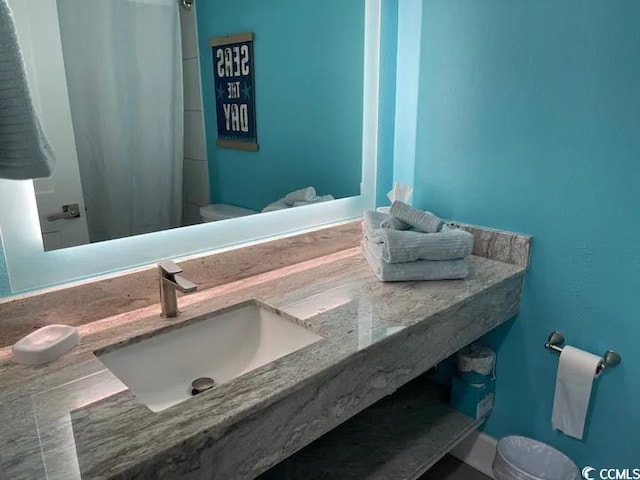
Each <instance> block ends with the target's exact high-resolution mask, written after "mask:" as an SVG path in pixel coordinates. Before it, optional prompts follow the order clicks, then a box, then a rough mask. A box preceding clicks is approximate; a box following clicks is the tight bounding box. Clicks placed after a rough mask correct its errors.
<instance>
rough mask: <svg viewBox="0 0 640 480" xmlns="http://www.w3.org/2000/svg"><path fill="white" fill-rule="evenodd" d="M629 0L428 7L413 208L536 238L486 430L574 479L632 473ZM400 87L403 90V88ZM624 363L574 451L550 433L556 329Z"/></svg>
mask: <svg viewBox="0 0 640 480" xmlns="http://www.w3.org/2000/svg"><path fill="white" fill-rule="evenodd" d="M639 18H640V2H637V1H636V0H618V1H616V2H603V1H599V0H553V1H551V0H540V1H513V0H485V1H482V2H478V1H476V0H437V1H427V2H424V11H423V28H422V50H421V58H420V62H421V66H420V68H421V73H420V75H421V83H420V91H419V99H418V102H419V112H418V128H417V132H418V133H417V143H416V158H417V161H416V173H415V175H416V179H415V187H416V192H415V204H416V205H417V206H420V207H423V208H427V207H428V208H429V209H432V210H433V211H435V212H438V213H439V214H440V215H442V216H445V217H447V218H453V219H456V220H458V221H463V222H471V223H476V224H480V225H489V226H493V227H497V228H504V229H508V230H513V231H521V232H525V233H529V234H532V235H533V236H534V242H533V257H532V259H531V268H530V270H529V272H528V274H527V278H526V284H525V289H524V294H523V303H522V309H521V314H520V315H519V317H518V318H517V319H516V320H515V321H513V322H510V323H509V324H508V325H506V326H505V327H503V328H501V329H499V330H498V331H496V332H494V333H493V334H491V335H490V336H489V337H488V341H489V342H490V343H492V345H494V346H495V347H497V348H498V350H499V356H498V366H497V376H498V387H497V393H496V404H495V409H494V412H493V413H492V415H491V417H490V419H489V422H488V425H487V427H486V430H487V432H488V433H489V434H491V435H493V436H496V437H500V436H502V435H505V434H511V433H516V434H524V435H528V436H531V437H535V438H537V439H540V440H542V441H546V442H548V443H551V444H552V445H554V446H556V447H558V448H560V449H562V450H563V451H565V452H566V453H567V454H568V455H569V456H570V457H572V458H573V459H574V460H575V461H576V462H577V463H578V464H579V465H580V466H581V467H582V466H585V465H592V466H594V467H599V468H604V467H619V468H622V467H628V468H630V467H638V466H639V464H638V461H639V460H640V439H639V437H638V432H640V409H638V405H637V403H636V402H637V399H638V397H639V396H640V374H639V373H638V372H640V348H638V340H639V339H640V319H639V318H638V304H637V299H636V298H635V297H636V295H638V293H639V292H640V242H639V241H638V238H639V237H640V224H639V223H638V219H640V200H639V197H638V185H639V184H640V53H639V52H640V28H638V19H639ZM399 88H400V86H399ZM554 329H558V330H560V331H562V332H563V333H564V334H565V336H566V337H567V340H568V342H569V343H571V344H573V345H575V346H578V347H580V348H584V349H587V350H589V351H592V352H597V353H603V352H604V351H605V350H607V349H609V348H614V349H618V350H619V351H620V352H622V355H623V364H622V365H621V366H619V367H618V368H616V369H613V370H611V371H608V372H606V373H605V374H604V375H602V377H601V378H600V379H598V380H597V382H596V384H597V389H596V391H595V395H594V398H593V399H592V408H591V415H590V421H589V424H588V435H587V437H586V440H585V441H584V442H581V441H577V440H573V439H569V438H568V437H565V436H563V435H561V434H559V433H557V432H553V431H552V429H551V423H550V421H551V407H552V402H553V388H554V382H555V374H556V368H557V362H558V356H557V355H555V354H552V353H549V352H547V351H546V350H545V349H544V348H543V343H544V341H545V340H546V337H547V335H548V334H549V332H550V331H551V330H554Z"/></svg>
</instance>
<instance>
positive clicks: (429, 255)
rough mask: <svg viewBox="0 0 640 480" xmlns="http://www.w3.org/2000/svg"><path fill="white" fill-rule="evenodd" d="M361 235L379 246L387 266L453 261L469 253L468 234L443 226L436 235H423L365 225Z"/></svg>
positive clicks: (470, 239) (470, 245)
mask: <svg viewBox="0 0 640 480" xmlns="http://www.w3.org/2000/svg"><path fill="white" fill-rule="evenodd" d="M364 232H365V234H366V236H367V237H368V238H369V240H370V241H371V242H372V243H379V244H381V245H382V247H381V248H382V258H383V259H384V260H385V261H386V262H387V263H402V262H413V261H414V260H456V259H459V258H464V257H466V256H467V255H470V254H471V251H472V250H473V235H472V234H470V233H468V232H465V231H464V230H460V229H458V228H450V227H448V226H446V225H445V226H444V227H443V229H442V231H440V232H438V233H424V232H415V231H411V230H405V231H401V230H392V229H389V228H379V229H376V230H371V229H369V227H368V225H367V224H366V222H365V224H364Z"/></svg>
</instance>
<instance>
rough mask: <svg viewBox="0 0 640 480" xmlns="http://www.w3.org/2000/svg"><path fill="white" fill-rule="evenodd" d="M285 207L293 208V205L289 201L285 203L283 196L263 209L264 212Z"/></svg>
mask: <svg viewBox="0 0 640 480" xmlns="http://www.w3.org/2000/svg"><path fill="white" fill-rule="evenodd" d="M285 208H291V205H289V204H288V203H285V202H284V200H283V199H282V198H281V199H280V200H278V201H276V202H273V203H270V204H269V205H267V206H266V207H264V208H263V209H262V213H267V212H275V211H276V210H284V209H285Z"/></svg>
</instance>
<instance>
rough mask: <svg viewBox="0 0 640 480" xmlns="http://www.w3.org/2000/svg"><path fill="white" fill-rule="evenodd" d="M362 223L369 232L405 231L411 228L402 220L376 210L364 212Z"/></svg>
mask: <svg viewBox="0 0 640 480" xmlns="http://www.w3.org/2000/svg"><path fill="white" fill-rule="evenodd" d="M364 221H365V222H366V223H367V225H368V226H369V228H370V229H371V230H377V229H379V228H391V229H394V230H407V229H409V228H411V225H409V224H407V223H404V222H403V221H402V220H400V219H398V218H395V217H392V216H391V215H389V214H388V213H384V212H380V211H377V210H366V211H365V212H364Z"/></svg>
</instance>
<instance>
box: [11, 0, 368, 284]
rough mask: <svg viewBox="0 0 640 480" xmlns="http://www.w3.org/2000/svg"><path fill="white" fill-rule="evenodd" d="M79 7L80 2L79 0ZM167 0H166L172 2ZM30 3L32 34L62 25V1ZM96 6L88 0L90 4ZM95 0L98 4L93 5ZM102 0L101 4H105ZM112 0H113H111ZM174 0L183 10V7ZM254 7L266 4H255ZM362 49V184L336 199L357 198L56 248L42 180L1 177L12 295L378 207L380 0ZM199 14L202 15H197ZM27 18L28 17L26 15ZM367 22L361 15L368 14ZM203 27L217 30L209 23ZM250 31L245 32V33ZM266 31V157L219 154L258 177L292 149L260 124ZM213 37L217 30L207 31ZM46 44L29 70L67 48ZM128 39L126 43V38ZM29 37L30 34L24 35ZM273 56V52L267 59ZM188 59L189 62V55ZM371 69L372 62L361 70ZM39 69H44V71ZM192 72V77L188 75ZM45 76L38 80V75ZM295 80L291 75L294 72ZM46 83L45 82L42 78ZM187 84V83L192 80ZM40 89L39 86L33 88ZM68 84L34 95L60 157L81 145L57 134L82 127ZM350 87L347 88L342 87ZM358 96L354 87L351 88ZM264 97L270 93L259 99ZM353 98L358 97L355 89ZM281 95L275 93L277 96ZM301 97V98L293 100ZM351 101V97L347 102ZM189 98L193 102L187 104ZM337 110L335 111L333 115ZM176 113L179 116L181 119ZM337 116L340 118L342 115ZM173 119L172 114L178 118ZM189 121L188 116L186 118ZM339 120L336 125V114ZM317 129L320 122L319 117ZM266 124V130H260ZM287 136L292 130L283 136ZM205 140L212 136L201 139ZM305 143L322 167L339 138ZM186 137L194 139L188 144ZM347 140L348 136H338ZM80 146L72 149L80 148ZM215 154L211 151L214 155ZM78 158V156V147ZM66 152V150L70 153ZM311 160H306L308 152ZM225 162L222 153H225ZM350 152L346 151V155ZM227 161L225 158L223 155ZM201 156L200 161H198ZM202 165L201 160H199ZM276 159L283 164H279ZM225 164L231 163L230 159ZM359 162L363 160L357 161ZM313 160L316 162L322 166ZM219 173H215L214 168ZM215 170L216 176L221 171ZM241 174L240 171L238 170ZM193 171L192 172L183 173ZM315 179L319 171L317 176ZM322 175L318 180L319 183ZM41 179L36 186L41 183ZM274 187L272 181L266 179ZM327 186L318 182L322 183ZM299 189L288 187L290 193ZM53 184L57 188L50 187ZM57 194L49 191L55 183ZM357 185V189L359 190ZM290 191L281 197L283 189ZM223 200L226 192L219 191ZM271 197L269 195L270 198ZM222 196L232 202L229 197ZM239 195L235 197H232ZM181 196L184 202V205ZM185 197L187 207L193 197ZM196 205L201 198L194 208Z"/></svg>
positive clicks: (209, 143) (21, 6) (297, 121)
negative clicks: (58, 16)
mask: <svg viewBox="0 0 640 480" xmlns="http://www.w3.org/2000/svg"><path fill="white" fill-rule="evenodd" d="M77 1H78V2H79V3H82V2H81V0H77ZM111 1H113V2H116V1H124V0H110V2H111ZM167 1H168V0H167ZM27 3H28V9H32V11H35V12H37V15H35V20H34V21H33V24H32V25H31V32H32V33H33V32H34V31H38V30H43V31H46V29H47V28H48V27H49V26H51V25H56V26H57V25H58V24H57V23H55V22H50V19H51V16H50V14H51V13H52V10H54V11H55V9H56V2H55V0H32V1H30V2H21V1H20V0H10V4H11V6H12V8H14V13H15V14H16V19H17V18H18V17H19V16H20V15H25V14H26V13H29V12H26V13H25V10H26V9H27V5H26V4H27ZM86 3H89V2H86ZM91 3H93V2H91ZM100 3H103V2H100ZM105 3H107V2H105ZM129 3H144V4H162V3H166V2H165V0H148V1H145V2H133V0H129ZM172 3H173V5H174V6H176V8H178V7H177V5H176V3H177V2H175V3H174V2H173V0H172ZM201 3H203V4H205V3H206V4H208V3H210V2H201ZM254 3H258V2H257V0H256V2H254ZM280 4H281V5H285V3H282V2H281V3H280ZM311 5H312V4H311V3H309V6H305V7H300V6H299V5H298V4H297V3H295V2H292V3H291V8H292V9H294V8H301V9H303V10H304V9H307V10H308V9H309V8H311ZM338 7H339V8H340V10H336V11H341V10H342V5H340V6H338V5H336V6H335V9H338ZM362 13H364V47H363V56H362V57H360V58H352V59H350V61H351V62H352V63H353V65H355V66H359V67H358V68H360V70H361V71H362V72H363V76H362V78H364V81H362V79H361V80H360V84H361V86H360V89H361V93H360V94H359V95H356V96H357V97H358V99H359V101H360V104H361V109H362V111H361V112H360V113H359V114H358V116H359V123H358V125H356V126H355V129H354V130H353V131H352V132H349V135H350V136H352V137H354V138H355V140H356V142H355V143H353V145H357V147H355V150H354V151H356V152H357V151H358V150H357V148H359V150H360V151H361V156H360V158H359V159H357V161H359V162H360V164H361V167H360V175H361V178H360V185H359V188H357V187H356V189H355V193H356V194H351V193H349V192H348V191H345V192H344V193H338V192H337V189H336V196H338V197H339V196H341V195H350V196H346V197H345V198H338V199H337V200H335V201H330V202H326V203H316V204H311V205H308V206H304V207H300V208H287V209H283V210H278V211H272V212H269V213H265V214H260V215H251V216H246V217H237V218H233V219H230V220H226V221H218V222H212V223H200V224H196V225H193V226H186V227H183V228H173V229H169V230H164V231H157V232H153V233H148V234H142V235H133V236H129V237H125V238H119V239H115V240H110V241H104V242H97V243H89V244H85V245H81V246H77V247H74V248H62V249H57V250H52V251H49V252H45V251H44V247H43V239H42V235H41V228H40V222H39V217H40V215H39V212H38V208H37V202H36V194H35V190H34V182H31V181H10V180H0V205H2V208H0V228H1V229H2V236H3V241H4V250H5V255H6V260H7V268H8V271H9V276H10V281H11V287H12V291H13V292H14V293H17V292H21V291H25V290H30V289H35V288H42V287H44V286H47V285H53V284H59V283H63V282H69V281H72V280H77V279H81V278H86V277H91V276H95V275H99V274H105V273H109V272H115V271H119V270H122V269H128V268H131V267H136V266H144V265H148V264H149V263H152V262H155V261H157V260H158V259H161V258H179V257H184V256H186V255H193V254H198V253H199V252H211V251H213V250H216V249H220V248H223V247H230V246H235V245H242V244H247V243H248V242H255V241H258V240H260V239H264V238H273V237H278V236H286V235H291V234H294V233H298V232H303V231H308V230H310V229H316V228H320V227H322V226H326V225H329V224H335V223H336V222H340V221H344V220H346V219H350V218H355V217H357V216H359V215H360V214H361V213H362V210H363V209H365V208H369V207H372V206H373V205H374V199H375V179H376V157H377V135H378V131H377V126H378V62H379V49H380V39H379V26H380V2H379V0H365V1H364V12H361V15H362ZM196 14H197V12H196ZM23 18H24V17H23ZM276 19H277V20H278V21H279V22H280V24H281V25H283V26H284V27H287V26H288V22H287V21H286V17H281V16H277V15H276ZM203 21H204V20H202V19H200V18H199V19H198V22H197V25H198V29H201V28H203V27H202V24H203ZM184 22H185V18H184V14H183V23H184ZM360 22H361V24H362V18H361V19H360ZM205 27H207V28H208V27H210V26H207V25H205ZM232 28H234V30H231V31H230V30H225V31H220V32H218V31H212V32H211V35H212V36H214V35H218V34H219V35H225V34H228V33H239V32H236V30H235V28H236V27H232ZM237 28H238V29H240V28H242V29H243V30H245V31H247V30H249V29H251V27H250V26H247V27H244V26H241V25H239V26H238V27H237ZM240 31H242V30H240ZM258 33H259V32H257V31H255V48H256V51H255V54H256V58H255V61H256V65H255V66H256V75H255V79H256V92H255V93H256V115H257V119H258V143H259V144H260V149H259V150H258V152H259V154H264V155H263V157H251V156H250V153H253V155H256V153H255V152H241V151H236V150H224V151H223V150H222V149H219V150H220V151H221V152H222V154H221V155H227V156H226V157H224V158H223V159H222V160H220V165H226V166H225V168H228V167H230V166H233V161H234V160H237V159H239V158H242V159H246V158H248V159H250V160H249V161H245V160H238V163H239V164H240V165H241V166H242V168H243V169H245V170H249V167H248V165H249V166H256V165H257V166H258V167H257V168H258V173H259V174H260V175H264V173H265V172H266V167H267V165H268V163H267V162H269V161H271V159H277V158H278V157H279V156H278V154H279V153H282V152H284V151H285V150H284V146H280V147H278V148H275V147H273V145H270V142H272V140H270V139H271V138H273V137H272V135H275V133H274V134H272V133H271V132H272V131H273V130H272V129H274V128H275V127H276V126H277V125H275V124H273V122H272V124H265V125H264V126H262V127H261V125H262V124H261V123H260V122H261V120H260V118H261V117H260V116H261V114H262V113H261V110H260V109H261V108H264V107H261V103H260V102H261V98H263V99H264V100H262V101H263V102H268V101H269V99H270V98H272V97H271V96H270V95H269V94H268V93H267V92H265V93H264V94H261V90H260V85H261V83H260V82H261V80H260V78H261V75H263V74H262V73H261V72H259V69H258V66H259V63H258V62H259V60H260V58H264V57H263V56H262V53H261V51H260V50H259V45H260V44H259V35H258ZM205 35H209V33H206V34H205ZM47 39H48V42H44V43H41V44H40V46H41V48H38V49H35V48H32V49H31V50H30V52H31V53H30V57H32V58H27V67H28V70H29V65H37V64H38V61H44V62H45V63H46V60H47V58H53V57H54V55H52V51H51V49H52V48H55V46H56V44H57V45H58V46H59V45H61V44H62V40H61V39H60V38H58V40H59V43H56V41H54V40H56V38H55V36H52V35H49V36H47ZM122 40H123V41H124V40H126V39H124V38H123V39H122ZM208 40H209V39H208V38H200V40H199V42H198V45H199V46H200V49H199V50H200V52H199V53H200V55H201V58H200V66H201V67H202V78H205V81H206V82H211V80H212V79H211V78H209V79H206V76H205V75H206V71H205V70H206V68H205V64H207V65H208V64H209V62H210V63H211V65H208V68H210V69H211V70H212V69H213V57H212V52H210V51H209V50H210V49H209V47H208ZM323 40H326V42H327V43H328V44H329V45H331V44H332V41H331V32H330V31H329V30H327V31H326V32H325V38H323ZM21 41H22V40H21ZM203 45H204V48H206V49H207V53H206V57H205V54H204V53H202V50H203ZM267 58H268V57H267ZM186 60H188V59H186ZM290 60H291V61H290V62H289V64H288V66H287V65H286V64H284V63H283V64H281V65H280V67H281V68H283V67H286V68H288V69H289V70H288V71H287V70H286V72H287V73H288V74H291V75H294V74H295V73H296V72H295V71H292V70H295V69H294V65H295V62H294V59H290ZM63 63H64V62H62V63H60V62H58V64H57V65H58V66H57V69H56V68H52V69H51V70H50V71H49V72H48V73H49V76H48V79H49V80H50V79H51V77H52V76H53V75H54V74H56V75H58V76H59V77H62V78H65V79H66V72H65V69H64V65H63ZM322 63H323V64H324V67H325V70H329V71H330V75H331V76H333V77H334V78H338V77H340V75H341V72H340V71H337V70H332V69H331V65H332V64H331V62H327V60H326V59H324V60H323V62H322ZM363 65H364V67H363ZM32 73H33V72H31V71H29V75H30V76H31V74H32ZM37 73H38V72H36V74H37ZM186 76H187V75H186V74H185V79H186ZM36 78H38V79H40V77H36ZM291 78H293V77H291ZM43 81H44V79H43ZM185 83H186V82H185ZM281 88H282V91H283V92H286V91H287V90H288V89H290V88H291V87H290V85H285V86H284V87H281ZM207 89H209V91H211V90H212V89H213V87H212V86H210V85H209V86H207V85H203V87H202V90H203V99H204V102H205V103H204V104H203V112H204V117H205V118H207V121H206V147H207V148H206V151H207V152H208V153H209V159H208V166H211V164H212V159H213V160H214V164H215V165H217V163H215V161H217V160H216V159H217V158H218V157H217V156H216V155H217V153H218V150H217V149H216V145H215V142H216V134H217V132H216V129H215V122H214V125H213V126H212V125H210V120H209V119H208V117H209V114H207V108H209V107H208V105H207V104H206V102H213V99H212V98H209V97H207V94H206V91H207ZM35 90H38V89H35ZM65 92H66V91H65V90H64V89H63V90H61V91H58V93H60V95H54V96H47V97H44V96H40V95H39V93H38V91H36V92H35V93H34V97H35V99H36V103H37V104H38V107H39V113H40V117H41V120H42V122H43V123H44V124H45V125H47V126H49V125H50V126H51V128H49V127H47V134H48V135H49V136H50V137H51V138H50V141H51V142H52V144H54V149H55V150H56V152H57V153H58V155H59V156H60V153H59V152H64V153H65V155H66V154H67V153H69V154H70V152H73V150H75V142H73V143H71V142H68V141H67V142H64V141H62V142H61V143H59V144H56V140H55V139H56V138H60V139H62V138H66V139H68V138H69V137H68V136H66V137H65V136H64V134H67V135H68V134H69V126H71V134H72V135H73V136H74V137H75V132H73V125H72V121H71V120H72V114H71V107H70V103H69V104H68V105H67V109H66V112H67V120H68V122H67V127H66V128H65V126H64V123H65V122H62V121H61V120H62V119H64V117H65V114H64V111H65V109H64V108H63V107H64V104H65V98H66V99H67V100H66V101H67V103H68V92H66V93H65ZM343 93H344V92H343ZM349 94H350V95H351V93H349ZM261 95H263V96H262V97H261ZM353 95H355V94H353ZM273 96H275V97H277V95H276V94H274V95H273ZM292 98H294V97H292ZM342 100H344V99H342ZM185 104H186V102H185ZM296 106H297V104H296V102H292V103H291V104H288V103H285V104H283V105H280V110H279V113H280V114H291V113H292V112H294V111H295V109H294V107H296ZM333 113H335V112H333ZM265 114H267V115H266V118H265V120H266V119H267V118H273V117H269V116H268V110H265ZM178 117H181V115H179V116H178ZM287 117H288V119H289V121H290V122H291V124H293V126H290V128H289V132H298V131H300V130H299V129H301V128H302V127H303V126H304V125H305V124H306V123H307V122H306V121H305V120H306V118H307V117H305V116H303V117H301V118H299V117H297V116H296V117H291V115H287ZM334 117H335V115H334V116H333V117H332V118H334ZM172 118H173V117H172ZM185 119H186V117H185ZM332 121H335V119H334V120H332ZM189 122H190V120H187V119H186V120H185V125H187V124H188V123H189ZM311 124H312V125H313V123H311ZM261 128H262V130H261ZM192 131H194V130H192V129H190V128H186V129H185V132H192ZM283 136H284V137H286V133H285V135H283ZM203 138H204V136H203ZM304 140H305V141H306V142H304V143H303V146H304V147H305V148H306V153H305V154H304V155H302V153H300V154H298V156H296V157H295V158H296V160H297V161H298V163H299V164H300V165H304V166H306V167H308V166H309V162H308V161H307V159H308V158H311V155H312V154H313V153H315V152H316V151H320V152H321V153H323V154H324V155H325V157H321V161H320V162H318V163H322V162H323V161H324V162H328V159H327V157H326V155H327V154H326V150H324V148H325V145H326V144H331V143H332V138H325V137H324V135H323V134H322V133H321V132H317V131H309V132H308V133H307V134H306V136H305V137H304ZM185 143H186V142H185ZM333 143H336V144H338V143H340V142H333ZM63 144H64V145H67V149H66V150H65V149H64V148H62V147H60V145H63ZM72 147H73V148H72ZM211 152H213V154H212V153H211ZM267 154H269V157H268V158H267ZM76 155H77V152H76ZM243 155H248V156H247V157H243ZM62 156H64V155H62ZM300 157H304V158H302V159H301V158H300ZM221 158H222V157H221ZM255 158H260V159H261V160H260V161H259V162H260V163H257V162H258V161H257V160H255ZM340 158H346V157H340ZM225 159H226V160H225ZM196 160H198V159H196ZM198 161H200V162H202V160H198ZM274 161H275V160H274ZM225 162H226V164H225ZM356 164H357V163H356ZM317 166H318V165H316V164H315V163H314V168H315V167H317ZM308 170H310V171H311V172H312V173H313V172H315V170H314V169H310V168H307V169H306V170H305V171H308ZM209 173H211V171H210V172H209ZM333 174H334V176H340V175H341V173H340V172H339V171H336V172H333ZM215 175H217V173H216V174H215ZM260 175H257V174H256V175H254V178H258V177H259V176H260ZM239 176H240V175H239ZM185 177H186V176H185ZM314 178H315V177H314ZM218 180H219V179H218V177H217V176H214V175H212V179H211V181H210V182H209V183H210V186H211V187H214V186H218V185H219V184H218ZM312 181H315V180H312ZM36 183H38V182H36ZM41 183H44V185H36V187H35V188H36V189H39V190H46V189H47V186H48V185H47V180H43V181H41ZM265 183H268V184H269V185H271V184H272V183H273V182H265ZM308 185H309V184H307V183H305V184H304V186H308ZM318 185H320V184H318ZM298 186H301V185H297V184H296V186H295V187H293V186H292V187H287V189H288V188H291V189H292V190H293V189H294V188H297V187H298ZM49 187H50V185H49ZM320 188H322V187H318V193H321V194H324V193H328V192H325V191H322V190H321V189H320ZM49 190H51V188H49ZM358 190H359V195H358V194H357V193H358ZM285 191H286V189H285V188H284V187H281V190H280V191H279V192H278V193H275V194H274V199H275V200H277V198H275V197H278V198H279V197H280V195H284V193H285ZM210 192H211V193H213V196H212V198H211V199H209V202H211V201H214V202H215V201H217V200H216V199H217V198H218V197H216V195H222V193H220V192H218V191H217V190H215V191H214V189H213V188H211V190H210ZM234 192H236V193H241V192H242V190H241V189H236V190H234ZM280 192H282V193H280ZM220 198H223V197H220ZM269 198H271V197H269ZM223 199H224V198H223ZM63 201H66V203H62V204H71V203H75V202H71V201H70V199H66V198H65V199H63ZM229 201H230V202H231V201H234V200H229ZM184 203H185V202H183V206H184ZM186 203H189V201H188V202H186ZM195 205H196V206H198V204H195ZM82 211H83V210H82V208H80V212H81V213H82ZM58 222H68V223H71V221H67V220H60V221H58Z"/></svg>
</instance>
